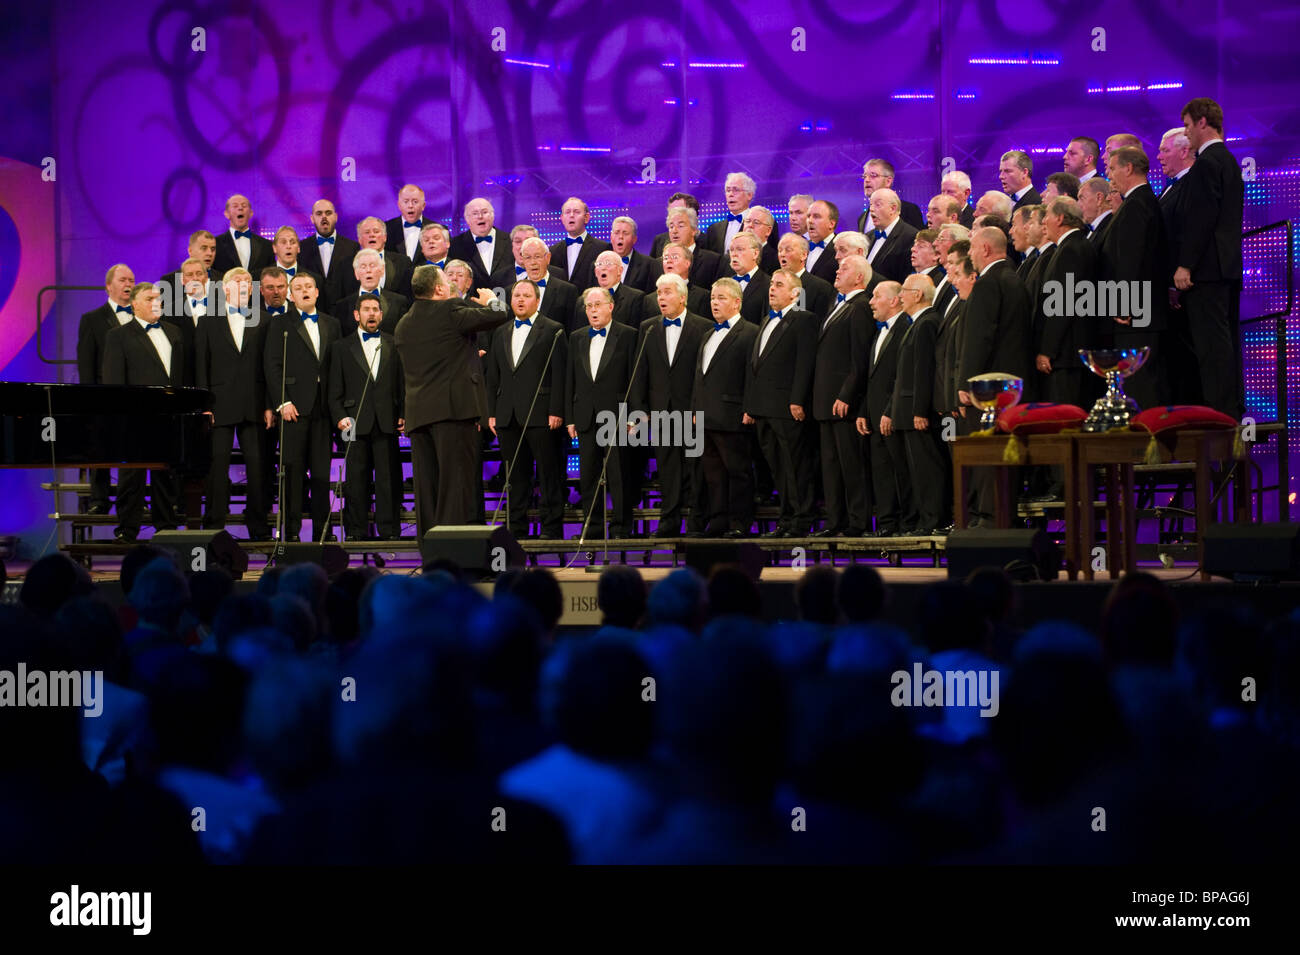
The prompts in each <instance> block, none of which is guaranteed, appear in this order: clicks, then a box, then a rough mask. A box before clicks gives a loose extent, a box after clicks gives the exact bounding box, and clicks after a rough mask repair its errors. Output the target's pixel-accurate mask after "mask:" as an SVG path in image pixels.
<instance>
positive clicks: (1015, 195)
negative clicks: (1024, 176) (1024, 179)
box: [1011, 182, 1034, 202]
mask: <svg viewBox="0 0 1300 955" xmlns="http://www.w3.org/2000/svg"><path fill="white" fill-rule="evenodd" d="M1032 188H1034V184H1033V183H1032V182H1031V183H1030V184H1029V185H1027V186H1025V188H1023V189H1021V190H1020V191H1019V192H1013V193H1012V194H1011V198H1012V199H1014V200H1015V201H1016V202H1019V201H1020V200H1021V199H1022V198H1023V197H1024V195H1025V193H1026V192H1028V191H1029V190H1030V189H1032Z"/></svg>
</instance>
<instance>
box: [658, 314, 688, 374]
mask: <svg viewBox="0 0 1300 955" xmlns="http://www.w3.org/2000/svg"><path fill="white" fill-rule="evenodd" d="M673 319H676V320H677V321H680V322H681V323H682V324H681V325H669V326H668V327H667V328H665V329H664V340H665V341H666V342H667V344H668V365H669V367H672V363H673V359H674V358H675V357H676V356H677V343H678V342H679V341H681V337H682V326H684V325H685V324H686V309H682V311H681V314H680V315H674V316H672V318H671V319H664V318H662V317H661V318H660V321H672V320H673Z"/></svg>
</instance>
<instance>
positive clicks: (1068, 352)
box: [972, 229, 1097, 368]
mask: <svg viewBox="0 0 1300 955" xmlns="http://www.w3.org/2000/svg"><path fill="white" fill-rule="evenodd" d="M1067 274H1071V275H1073V276H1074V282H1075V284H1076V285H1077V284H1078V283H1079V282H1089V281H1092V280H1094V279H1096V277H1097V248H1096V246H1095V245H1094V244H1093V243H1091V242H1089V241H1088V239H1087V236H1086V235H1085V233H1084V231H1083V230H1082V229H1079V230H1076V231H1075V232H1072V233H1071V234H1070V235H1068V236H1066V237H1064V238H1063V239H1062V240H1061V241H1060V243H1059V244H1058V245H1057V246H1056V251H1055V252H1054V253H1053V254H1052V258H1051V260H1050V261H1048V263H1047V265H1046V267H1045V268H1044V269H1043V285H1042V286H1040V289H1039V293H1038V302H1037V303H1036V306H1035V309H1034V311H1035V313H1036V315H1035V321H1036V323H1037V324H1038V325H1039V327H1041V328H1042V338H1041V340H1040V344H1039V346H1038V347H1039V349H1041V350H1040V351H1039V352H1038V354H1040V355H1046V356H1047V357H1048V358H1050V359H1051V361H1052V367H1053V368H1075V367H1078V364H1077V363H1078V361H1079V349H1080V348H1088V347H1091V346H1092V345H1093V344H1096V343H1095V342H1092V341H1090V339H1091V338H1092V322H1091V320H1090V319H1086V318H1064V317H1060V316H1057V317H1048V315H1047V313H1046V311H1045V310H1044V307H1043V306H1044V302H1045V301H1046V300H1047V296H1046V295H1045V293H1044V292H1043V291H1042V288H1043V287H1046V285H1047V283H1048V282H1059V283H1061V288H1062V289H1064V287H1065V281H1066V275H1067ZM975 284H976V285H978V284H979V283H978V282H976V283H975ZM973 294H974V293H972V295H973Z"/></svg>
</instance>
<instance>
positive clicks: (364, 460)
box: [343, 428, 402, 540]
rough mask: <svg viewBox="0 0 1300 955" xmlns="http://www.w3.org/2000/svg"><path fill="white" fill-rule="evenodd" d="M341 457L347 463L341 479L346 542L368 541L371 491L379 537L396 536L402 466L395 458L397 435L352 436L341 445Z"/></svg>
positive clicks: (399, 524) (378, 431)
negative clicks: (342, 446) (342, 451)
mask: <svg viewBox="0 0 1300 955" xmlns="http://www.w3.org/2000/svg"><path fill="white" fill-rule="evenodd" d="M354 434H355V432H354ZM344 453H345V455H346V456H347V460H346V462H345V465H344V473H345V477H344V479H343V532H344V534H345V535H346V536H347V539H348V540H370V539H371V533H370V501H371V494H372V490H373V495H374V502H375V525H376V526H377V527H378V529H379V536H380V537H389V538H392V537H398V536H400V534H401V531H402V525H401V506H402V462H401V458H400V457H399V456H398V448H397V433H396V432H393V433H391V434H385V433H384V432H382V431H380V430H379V429H378V428H372V429H371V431H370V433H369V434H355V437H354V438H353V440H351V441H349V442H347V443H346V444H345V445H344Z"/></svg>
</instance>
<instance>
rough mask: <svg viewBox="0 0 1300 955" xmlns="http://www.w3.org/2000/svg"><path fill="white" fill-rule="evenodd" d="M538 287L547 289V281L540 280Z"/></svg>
mask: <svg viewBox="0 0 1300 955" xmlns="http://www.w3.org/2000/svg"><path fill="white" fill-rule="evenodd" d="M536 285H537V287H538V288H546V279H538V280H537V283H536Z"/></svg>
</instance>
